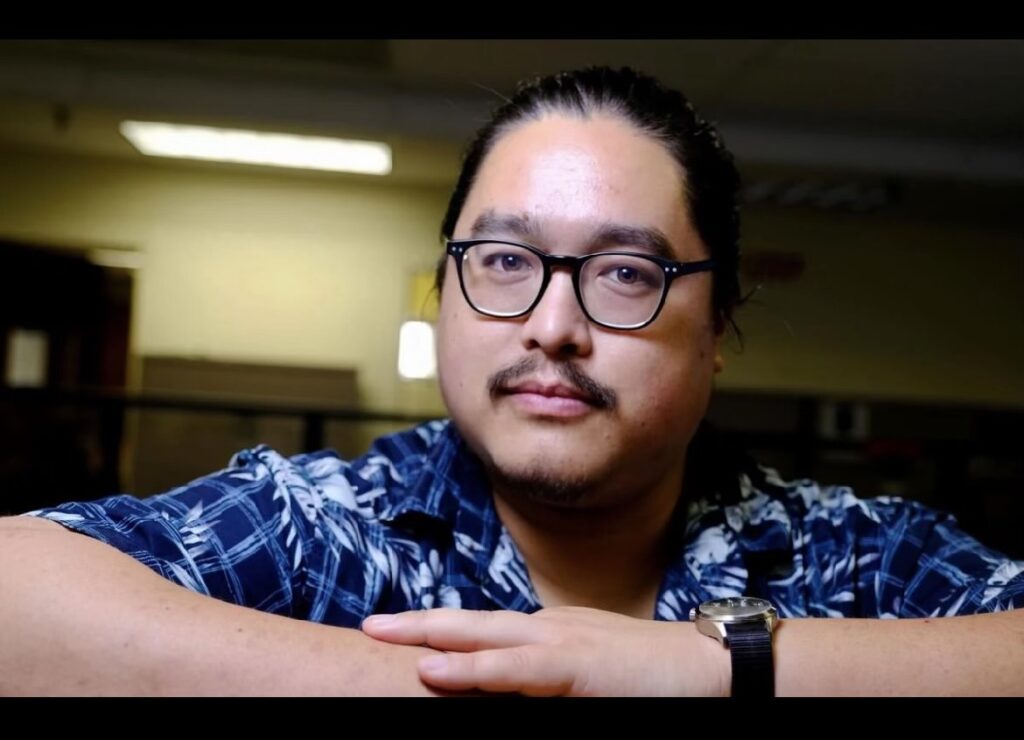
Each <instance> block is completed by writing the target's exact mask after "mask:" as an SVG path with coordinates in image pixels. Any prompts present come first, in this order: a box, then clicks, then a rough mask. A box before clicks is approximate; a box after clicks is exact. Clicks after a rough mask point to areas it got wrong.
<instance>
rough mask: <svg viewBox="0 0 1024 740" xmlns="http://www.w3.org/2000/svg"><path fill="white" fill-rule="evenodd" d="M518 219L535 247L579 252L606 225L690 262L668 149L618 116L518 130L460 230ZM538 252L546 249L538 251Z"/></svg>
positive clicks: (688, 233)
mask: <svg viewBox="0 0 1024 740" xmlns="http://www.w3.org/2000/svg"><path fill="white" fill-rule="evenodd" d="M488 212H497V213H502V214H512V215H515V216H517V217H521V218H522V219H523V220H525V221H526V222H528V223H529V225H530V229H531V233H532V234H533V235H534V237H535V238H536V239H538V240H542V241H543V240H547V241H557V242H558V250H557V251H559V252H562V253H571V252H574V251H582V250H583V249H585V248H586V244H585V242H586V240H587V235H588V234H591V233H594V232H596V231H597V230H599V229H601V228H602V227H606V226H607V225H608V224H617V225H623V226H628V227H634V228H640V229H653V230H657V231H659V232H661V233H663V234H665V235H666V237H667V238H668V241H669V243H670V245H671V246H672V248H673V252H674V253H675V255H676V256H677V257H678V258H686V257H692V256H693V252H692V248H688V246H687V245H690V246H691V247H695V244H691V243H693V242H694V240H695V238H696V237H695V234H694V232H693V229H692V228H691V224H690V219H689V216H688V215H687V208H686V198H685V193H684V174H683V171H682V168H681V167H680V166H679V164H678V163H677V162H676V160H675V159H674V157H673V156H672V155H671V154H670V153H669V152H668V150H667V149H666V148H665V147H664V146H663V145H662V144H660V143H659V142H658V141H656V140H654V139H652V138H651V137H650V136H648V135H647V134H645V133H643V132H641V131H640V130H638V129H637V128H636V127H634V126H633V125H632V124H630V123H628V122H626V121H624V120H622V119H620V118H616V117H612V116H607V115H596V116H592V117H590V118H577V117H571V116H565V115H559V114H550V115H546V116H544V117H543V118H541V119H539V120H532V121H529V122H527V123H522V124H518V125H517V126H516V127H514V128H513V129H511V130H510V131H507V132H505V133H504V134H503V135H501V136H500V137H499V138H498V140H497V141H496V142H495V144H494V146H493V148H492V149H491V151H490V152H489V153H488V155H487V156H486V157H485V159H484V161H483V163H482V164H481V166H480V169H479V171H478V172H477V176H476V179H475V182H474V184H473V187H472V189H471V190H470V192H469V195H468V197H467V199H466V203H465V205H464V206H463V209H462V213H461V214H460V216H459V221H458V223H457V224H456V229H455V232H456V233H455V236H456V237H466V236H469V235H470V231H469V230H470V229H471V228H472V226H473V224H474V223H475V222H476V221H477V220H478V219H479V218H480V216H481V214H485V213H488ZM539 246H545V245H544V244H541V245H539Z"/></svg>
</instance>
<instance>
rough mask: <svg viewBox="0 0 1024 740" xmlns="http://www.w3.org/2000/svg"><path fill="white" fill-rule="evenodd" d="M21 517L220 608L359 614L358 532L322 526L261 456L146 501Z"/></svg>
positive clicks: (293, 485)
mask: <svg viewBox="0 0 1024 740" xmlns="http://www.w3.org/2000/svg"><path fill="white" fill-rule="evenodd" d="M29 515H34V516H40V517H44V518H46V519H50V520H53V521H55V522H58V523H60V524H62V525H63V526H65V527H67V528H69V529H71V530H74V531H76V532H80V533H82V534H85V535H88V536H90V537H94V538H95V539H97V540H100V541H102V542H105V543H106V544H108V545H111V546H112V547H114V548H116V549H118V550H120V551H121V552H124V553H126V554H127V555H129V556H131V557H132V558H134V559H136V560H138V561H139V562H140V563H142V564H143V565H146V566H147V567H149V568H151V569H152V570H154V571H155V572H157V573H158V574H160V575H161V576H163V577H164V578H167V579H169V580H171V581H174V582H175V583H178V584H180V585H182V586H184V587H186V588H188V589H190V590H192V591H195V592H197V593H200V594H204V595H207V596H212V597H215V598H218V599H221V600H223V601H227V602H230V603H234V604H239V605H241V606H247V607H252V608H255V609H259V610H261V611H265V612H270V613H274V614H282V615H287V616H291V617H295V618H302V619H307V618H310V610H311V608H312V607H313V606H314V604H316V603H317V602H320V603H322V604H323V603H328V602H332V601H333V602H336V605H340V606H341V607H343V609H342V611H343V612H345V613H349V614H350V615H351V619H344V618H338V616H337V611H338V610H337V609H336V610H335V612H336V614H335V621H351V622H355V621H356V620H357V619H358V618H359V616H361V614H362V613H363V612H365V611H366V609H365V601H366V593H365V587H366V578H365V576H364V568H363V563H362V562H361V558H360V557H359V553H358V552H357V546H356V544H355V543H359V542H363V541H364V539H365V535H364V529H365V525H364V524H363V523H362V522H361V521H359V517H358V515H356V514H354V513H352V512H350V511H347V510H345V509H344V508H341V507H333V508H332V510H331V513H330V515H329V516H327V515H326V514H325V512H324V496H323V495H322V491H321V490H320V487H319V486H318V485H317V484H316V482H315V481H314V480H313V479H312V478H311V477H310V476H309V475H308V474H307V471H306V469H305V468H304V467H303V466H301V465H299V464H296V462H293V461H292V460H288V459H286V458H284V457H282V456H281V455H280V454H278V453H276V452H274V451H273V450H271V449H269V448H267V447H265V446H261V447H257V448H254V449H252V450H244V451H242V452H239V453H238V454H236V455H235V456H234V457H233V458H232V460H231V463H230V464H229V466H228V467H227V468H226V469H224V470H222V471H219V472H217V473H213V474H211V475H208V476H206V477H203V478H199V479H198V480H195V481H193V482H191V483H189V484H187V485H185V486H182V487H180V488H176V489H174V490H172V491H169V492H167V493H163V494H159V495H156V496H152V497H150V498H146V499H138V498H135V497H133V496H127V495H120V496H112V497H109V498H104V499H100V500H97V501H92V502H87V503H76V502H72V503H65V504H61V505H59V506H56V507H53V508H46V509H40V510H38V511H33V512H29ZM339 543H344V545H345V546H342V545H341V544H339ZM325 570H327V571H329V573H330V578H331V579H333V580H332V581H331V582H330V583H327V582H326V581H325V578H324V576H325V573H324V571H325ZM311 584H312V585H311ZM319 611H320V612H321V614H322V613H324V612H325V609H324V608H323V607H322V606H321V607H320V608H319Z"/></svg>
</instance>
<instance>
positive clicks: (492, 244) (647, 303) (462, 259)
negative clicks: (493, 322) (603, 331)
mask: <svg viewBox="0 0 1024 740" xmlns="http://www.w3.org/2000/svg"><path fill="white" fill-rule="evenodd" d="M446 251H447V253H448V254H450V255H451V256H452V257H454V258H455V266H456V269H457V270H458V273H459V285H461V286H462V295H464V296H465V297H466V302H467V303H469V305H470V306H471V307H472V308H473V309H474V310H475V311H478V312H479V313H482V314H484V315H485V316H492V317H495V318H504V319H512V318H517V317H519V316H524V315H525V314H528V313H529V312H530V311H532V310H533V309H534V308H535V307H536V305H537V304H538V303H539V302H540V299H541V297H542V296H543V295H544V290H545V289H546V288H547V287H548V283H549V282H550V281H551V268H552V267H568V268H570V269H571V270H572V284H573V288H574V289H575V290H576V300H577V301H579V304H580V307H581V308H582V309H583V313H584V314H586V316H587V318H588V319H590V320H591V321H593V322H594V323H595V324H597V325H599V326H604V327H606V328H608V329H642V328H643V327H645V326H647V325H648V324H650V323H651V322H652V321H654V320H655V319H656V318H657V317H658V314H659V313H660V312H661V308H662V306H664V305H665V296H666V295H668V289H669V287H670V286H671V285H672V281H673V280H675V279H676V278H678V277H682V276H683V275H692V274H693V273H695V272H705V271H707V270H711V269H713V268H714V266H715V262H714V260H701V261H699V262H675V261H673V260H667V259H664V258H662V257H656V256H654V255H650V254H638V253H636V252H596V253H594V254H586V255H583V256H582V257H570V256H564V255H553V254H546V253H544V252H542V251H540V250H539V249H537V248H536V247H532V246H530V245H529V244H522V243H520V242H509V241H502V240H498V239H449V240H448V246H447V250H446Z"/></svg>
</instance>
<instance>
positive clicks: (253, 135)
mask: <svg viewBox="0 0 1024 740" xmlns="http://www.w3.org/2000/svg"><path fill="white" fill-rule="evenodd" d="M120 129H121V133H122V134H123V135H124V137H125V138H126V139H128V141H130V142H131V143H132V145H133V146H134V147H135V148H136V149H138V150H139V151H140V152H142V153H143V154H148V155H150V156H155V157H182V158H185V159H205V160H210V161H214V162H243V163H246V164H262V165H270V166H272V167H298V168H302V169H311V170H330V171H332V172H358V173H361V174H366V175H387V174H389V173H390V172H391V147H389V146H388V145H387V144H382V143H380V142H376V141H352V140H348V139H332V138H328V137H326V136H297V135H295V134H272V133H264V132H261V131H244V130H241V129H227V128H211V127H209V126H183V125H179V124H175V123H155V122H145V121H122V122H121V126H120Z"/></svg>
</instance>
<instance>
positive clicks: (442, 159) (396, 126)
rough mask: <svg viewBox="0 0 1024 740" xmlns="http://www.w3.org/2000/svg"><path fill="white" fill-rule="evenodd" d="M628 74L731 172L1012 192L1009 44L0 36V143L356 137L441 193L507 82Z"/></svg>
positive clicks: (1022, 146)
mask: <svg viewBox="0 0 1024 740" xmlns="http://www.w3.org/2000/svg"><path fill="white" fill-rule="evenodd" d="M586 64H611V65H623V64H628V65H632V66H635V67H637V68H639V69H641V70H643V71H646V72H649V73H651V74H654V75H655V76H657V77H659V78H661V79H662V80H663V81H664V82H666V83H667V84H669V85H670V86H674V87H678V88H680V89H682V90H683V91H684V92H685V93H686V94H687V95H688V96H689V97H690V98H691V100H693V101H694V103H695V104H696V105H697V107H698V109H700V110H701V111H702V112H703V113H704V114H705V116H707V117H709V118H711V119H713V120H715V121H717V122H718V123H719V125H720V128H721V131H722V133H723V135H724V137H725V140H726V142H727V144H728V145H729V146H730V148H731V149H732V150H733V151H734V152H735V154H736V156H737V159H738V161H739V162H740V166H741V169H744V170H745V174H746V172H747V171H753V172H755V173H761V174H762V175H763V174H764V173H772V172H781V173H789V174H790V175H792V174H793V173H803V174H804V175H805V176H806V175H809V174H813V173H817V174H821V173H825V174H829V173H833V174H834V173H845V174H848V175H849V174H853V175H858V176H861V177H865V178H900V179H902V180H906V181H912V182H923V183H933V184H934V183H957V184H960V185H964V184H971V185H975V186H980V187H996V188H1011V189H1012V190H1014V191H1016V190H1017V189H1018V188H1024V95H1021V94H1020V91H1021V90H1024V41H1013V40H1011V41H998V40H984V41H968V40H962V41H960V40H954V41H887V40H825V41H816V40H724V41H715V40H681V41H671V40H630V41H587V40H570V41H558V40H541V41H530V40H373V39H363V40H348V41H331V40H315V39H312V40H261V41H247V40H237V39H235V40H220V41H216V40H144V41H112V40H105V41H79V40H74V41H72V40H64V41H29V40H17V41H0V145H3V146H7V147H34V148H48V149H59V150H64V151H69V152H73V153H78V154H88V155H100V156H111V157H132V158H139V157H141V155H138V154H137V153H136V152H135V151H134V150H133V149H132V148H131V147H130V146H129V145H128V144H127V142H125V141H124V140H123V139H122V138H121V137H120V136H119V135H118V134H117V131H116V125H117V123H118V121H120V120H121V119H122V118H125V117H129V116H131V117H135V118H148V119H160V120H176V121H182V122H185V121H187V122H194V123H210V124H221V125H240V126H246V127H250V128H262V129H268V130H287V131H295V132H304V133H321V134H337V135H350V136H364V137H371V136H372V137H374V138H378V139H383V140H385V141H388V142H390V143H391V144H392V145H393V147H394V150H395V151H394V159H395V173H394V178H395V179H396V181H399V182H405V183H421V184H447V183H449V182H450V181H451V178H452V177H453V175H454V172H455V169H456V167H457V159H458V154H459V152H460V151H461V148H462V146H463V144H464V141H465V139H466V138H467V137H468V136H469V135H470V134H471V133H472V132H473V131H474V130H475V129H476V128H477V127H478V126H479V125H480V124H481V123H482V122H483V121H484V120H486V117H487V114H488V111H489V110H490V108H491V107H492V106H493V105H494V104H495V103H497V102H498V101H500V100H501V98H502V96H503V95H506V94H508V93H509V92H510V91H511V90H512V89H513V87H514V84H515V82H516V80H518V79H520V78H522V77H525V76H527V75H531V74H537V73H546V72H550V71H553V70H557V69H562V68H571V67H576V66H582V65H586Z"/></svg>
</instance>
